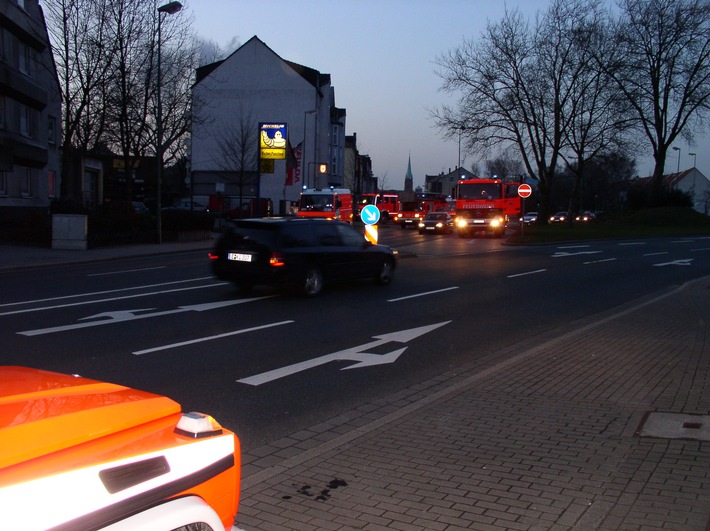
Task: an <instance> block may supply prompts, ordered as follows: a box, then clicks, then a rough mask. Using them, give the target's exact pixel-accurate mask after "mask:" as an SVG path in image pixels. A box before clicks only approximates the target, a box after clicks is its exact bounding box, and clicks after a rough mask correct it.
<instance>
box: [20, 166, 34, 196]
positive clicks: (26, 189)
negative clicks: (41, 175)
mask: <svg viewBox="0 0 710 531" xmlns="http://www.w3.org/2000/svg"><path fill="white" fill-rule="evenodd" d="M20 195H21V196H22V197H32V169H31V168H25V171H21V172H20Z"/></svg>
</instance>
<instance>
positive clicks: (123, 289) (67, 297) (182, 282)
mask: <svg viewBox="0 0 710 531" xmlns="http://www.w3.org/2000/svg"><path fill="white" fill-rule="evenodd" d="M212 279H214V277H198V278H188V279H186V280H175V281H173V282H161V283H160V284H146V285H145V286H134V287H132V288H121V289H109V290H105V291H90V292H88V293H77V294H76V295H62V296H61V297H50V298H48V299H33V300H29V301H20V302H10V303H6V304H0V308H3V307H6V306H22V305H23V304H36V303H38V302H49V301H61V300H64V299H77V298H79V297H93V296H94V295H106V294H108V293H119V292H121V291H131V290H136V289H146V288H157V287H160V286H171V285H173V284H185V283H186V282H202V281H203V280H212Z"/></svg>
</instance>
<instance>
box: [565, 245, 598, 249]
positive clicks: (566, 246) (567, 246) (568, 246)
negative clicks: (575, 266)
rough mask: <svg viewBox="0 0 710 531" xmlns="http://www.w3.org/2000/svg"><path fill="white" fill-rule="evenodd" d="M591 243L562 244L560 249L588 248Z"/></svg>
mask: <svg viewBox="0 0 710 531" xmlns="http://www.w3.org/2000/svg"><path fill="white" fill-rule="evenodd" d="M589 247H591V245H560V246H558V247H557V248H558V249H588V248H589Z"/></svg>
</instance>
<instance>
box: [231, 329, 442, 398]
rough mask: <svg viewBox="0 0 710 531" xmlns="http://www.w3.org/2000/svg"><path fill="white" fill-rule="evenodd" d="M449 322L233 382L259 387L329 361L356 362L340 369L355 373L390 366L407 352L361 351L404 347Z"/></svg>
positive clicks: (396, 333) (412, 330)
mask: <svg viewBox="0 0 710 531" xmlns="http://www.w3.org/2000/svg"><path fill="white" fill-rule="evenodd" d="M450 322H451V321H444V322H443V323H436V324H433V325H427V326H420V327H418V328H410V329H408V330H400V331H399V332H392V333H389V334H383V335H380V336H373V338H374V339H375V340H376V341H371V342H370V343H365V344H364V345H358V346H356V347H351V348H347V349H345V350H340V351H338V352H333V353H331V354H326V355H325V356H320V357H318V358H313V359H310V360H306V361H301V362H299V363H294V364H293V365H288V366H286V367H281V368H279V369H274V370H272V371H267V372H263V373H261V374H256V375H254V376H250V377H248V378H242V379H241V380H237V382H238V383H243V384H247V385H254V386H257V385H261V384H265V383H268V382H272V381H274V380H278V379H280V378H285V377H286V376H291V375H292V374H296V373H298V372H301V371H305V370H307V369H312V368H314V367H318V366H319V365H324V364H326V363H330V362H332V361H356V362H358V363H356V364H355V365H349V366H348V367H343V369H357V368H362V367H371V366H373V365H382V364H385V363H394V362H395V361H397V358H399V356H400V355H401V354H402V353H403V352H404V351H405V350H406V349H407V347H404V348H402V349H398V350H395V351H394V352H389V353H387V354H384V355H380V354H370V353H367V352H365V351H367V350H369V349H372V348H375V347H379V346H380V345H384V344H385V343H389V342H391V341H395V342H397V343H407V342H409V341H411V340H413V339H416V338H417V337H419V336H423V335H424V334H427V333H429V332H431V331H432V330H436V329H437V328H439V327H441V326H444V325H446V324H449V323H450Z"/></svg>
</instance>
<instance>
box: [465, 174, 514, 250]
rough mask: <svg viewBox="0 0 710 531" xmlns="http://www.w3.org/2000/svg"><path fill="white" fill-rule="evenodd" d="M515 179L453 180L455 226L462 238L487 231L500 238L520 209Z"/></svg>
mask: <svg viewBox="0 0 710 531" xmlns="http://www.w3.org/2000/svg"><path fill="white" fill-rule="evenodd" d="M518 186H519V183H517V182H503V181H502V180H500V179H465V180H460V181H458V182H457V183H456V192H455V199H456V227H457V230H458V234H459V236H460V237H461V238H465V237H467V236H469V235H471V234H473V233H475V232H490V233H492V234H493V235H494V236H496V237H498V238H500V237H502V236H503V235H504V234H505V228H506V227H507V225H508V220H509V219H511V218H512V219H517V218H518V217H519V216H520V212H521V199H520V197H519V196H518Z"/></svg>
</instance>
